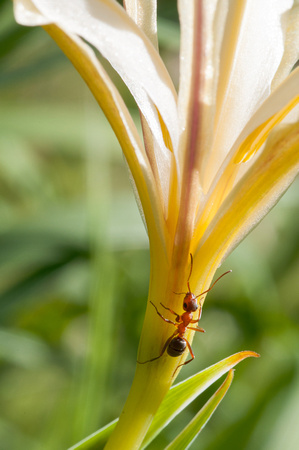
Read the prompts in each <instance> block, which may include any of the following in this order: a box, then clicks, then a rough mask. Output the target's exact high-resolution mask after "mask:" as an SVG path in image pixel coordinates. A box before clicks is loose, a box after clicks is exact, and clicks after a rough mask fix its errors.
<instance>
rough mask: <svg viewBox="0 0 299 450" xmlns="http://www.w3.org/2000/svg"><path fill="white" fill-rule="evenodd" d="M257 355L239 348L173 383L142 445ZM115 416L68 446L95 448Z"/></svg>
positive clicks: (108, 432) (104, 439)
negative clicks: (220, 359) (202, 395)
mask: <svg viewBox="0 0 299 450" xmlns="http://www.w3.org/2000/svg"><path fill="white" fill-rule="evenodd" d="M249 356H254V357H258V356H259V355H258V354H257V353H255V352H251V351H243V352H239V353H236V354H234V355H231V356H229V357H228V358H225V359H223V360H222V361H219V362H218V363H216V364H214V365H213V366H210V367H208V368H207V369H205V370H203V371H201V372H199V373H198V374H196V375H193V376H192V377H190V378H188V379H187V380H184V381H182V382H181V383H179V384H177V385H176V386H173V387H172V388H171V389H170V391H169V393H168V394H167V395H166V397H165V400H164V401H163V402H162V404H161V406H160V408H159V410H158V412H157V414H156V416H155V418H154V420H153V422H152V424H151V426H150V428H149V431H148V433H147V435H146V438H145V440H144V442H143V444H142V448H145V447H146V446H147V445H148V444H149V443H150V442H151V441H152V440H153V439H154V438H155V437H156V436H157V435H158V434H159V433H160V431H161V430H163V428H165V426H166V425H168V423H169V422H171V420H172V419H173V418H174V417H176V416H177V415H178V414H179V413H180V412H181V411H182V410H183V409H184V408H185V407H186V406H188V405H189V404H190V403H191V402H192V401H193V400H194V399H195V398H196V397H197V396H198V395H200V394H201V393H202V392H204V391H205V390H206V389H207V388H208V387H209V386H211V384H213V383H214V382H215V381H217V380H218V379H219V378H220V377H221V376H222V375H224V374H225V373H227V372H228V371H229V370H231V369H232V368H233V367H234V366H236V365H237V364H238V363H239V362H241V361H242V360H243V359H245V358H248V357H249ZM117 421H118V419H116V420H114V421H113V422H111V423H109V424H108V425H106V426H105V427H103V428H101V429H100V430H98V431H96V432H95V433H93V434H91V435H90V436H88V437H87V438H85V439H83V440H82V441H80V442H78V443H77V444H75V445H74V446H72V447H71V448H70V449H69V450H97V449H99V448H101V447H102V446H104V445H105V443H106V442H107V441H108V438H109V437H110V435H111V433H112V431H113V430H114V428H115V426H116V423H117Z"/></svg>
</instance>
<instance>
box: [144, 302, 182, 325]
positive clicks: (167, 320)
mask: <svg viewBox="0 0 299 450" xmlns="http://www.w3.org/2000/svg"><path fill="white" fill-rule="evenodd" d="M150 303H151V304H152V305H153V307H154V308H155V309H156V311H157V314H158V315H159V316H160V317H161V319H163V320H164V322H167V323H172V325H174V326H177V325H176V323H174V322H173V321H172V320H169V319H165V317H163V316H162V314H161V313H159V311H158V308H157V307H156V305H154V304H153V302H152V301H150Z"/></svg>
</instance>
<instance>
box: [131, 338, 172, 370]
mask: <svg viewBox="0 0 299 450" xmlns="http://www.w3.org/2000/svg"><path fill="white" fill-rule="evenodd" d="M177 334H178V331H177V330H175V332H174V333H173V334H172V335H171V336H170V337H169V338H168V339H167V341H166V342H165V344H164V346H163V348H162V350H161V353H160V355H159V356H156V357H155V358H152V359H148V360H147V361H138V360H137V362H138V364H145V363H148V362H151V361H155V360H156V359H159V358H161V356H162V355H163V353H164V352H165V350H166V349H167V347H168V345H169V343H170V341H171V340H172V339H173V338H174V336H176V335H177Z"/></svg>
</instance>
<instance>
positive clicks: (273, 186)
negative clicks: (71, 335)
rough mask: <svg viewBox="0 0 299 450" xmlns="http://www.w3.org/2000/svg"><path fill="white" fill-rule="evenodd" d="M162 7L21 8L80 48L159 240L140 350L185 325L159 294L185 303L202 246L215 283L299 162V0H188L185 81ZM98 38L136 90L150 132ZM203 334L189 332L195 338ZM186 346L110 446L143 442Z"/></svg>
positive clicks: (162, 365)
mask: <svg viewBox="0 0 299 450" xmlns="http://www.w3.org/2000/svg"><path fill="white" fill-rule="evenodd" d="M156 6H157V5H156V0H125V1H124V7H122V6H121V5H120V4H118V3H117V2H116V1H115V0H72V1H71V2H70V1H67V0H15V1H14V7H15V17H16V20H17V21H18V22H19V23H20V24H22V25H28V26H36V25H38V26H43V28H44V29H45V30H46V31H47V32H48V33H49V34H50V36H51V37H52V38H53V39H54V40H55V41H56V42H57V44H58V45H59V46H60V48H61V49H62V50H63V52H64V53H65V54H66V56H67V57H68V58H69V59H70V60H71V62H72V63H73V65H74V66H75V68H76V69H77V70H78V72H79V73H80V74H81V76H82V77H83V78H84V80H85V81H86V83H87V85H88V87H89V88H90V90H91V92H92V93H93V95H94V97H95V98H96V100H97V101H98V103H99V105H100V106H101V108H102V109H103V111H104V113H105V115H106V117H107V119H108V120H109V122H110V124H111V126H112V128H113V130H114V132H115V134H116V136H117V138H118V140H119V143H120V146H121V148H122V150H123V152H124V155H125V158H126V161H127V164H128V168H129V171H130V174H131V176H132V179H133V182H134V186H135V194H136V198H137V201H138V204H139V207H140V211H141V213H142V216H143V219H144V223H145V227H146V230H147V233H148V237H149V243H150V260H151V273H150V288H149V296H148V300H149V302H148V308H147V311H146V317H145V321H144V326H143V330H142V335H141V341H140V347H139V354H138V360H139V361H145V360H149V359H152V358H154V357H156V356H157V355H159V354H160V352H161V349H162V348H163V345H164V343H165V342H166V340H167V339H168V338H169V336H170V334H171V333H173V330H172V328H171V325H169V324H167V323H165V322H164V321H163V320H161V319H160V318H159V317H158V315H157V313H156V311H155V309H154V307H153V306H152V304H151V303H150V302H153V303H154V304H155V305H157V307H158V306H159V303H160V302H162V303H163V304H164V305H165V306H166V307H167V308H171V309H172V310H174V311H178V312H179V313H180V311H182V296H179V295H176V294H175V292H186V290H187V279H188V276H189V273H190V254H192V255H193V260H194V262H193V271H192V274H191V278H190V286H191V289H192V292H194V293H195V294H199V293H201V292H203V291H206V290H207V289H208V288H209V286H210V285H211V281H212V279H213V277H214V274H215V272H216V270H217V268H218V267H219V266H220V265H221V264H222V262H223V261H224V259H225V258H226V257H227V256H228V255H229V254H230V253H231V251H232V250H233V249H234V248H235V247H236V246H237V244H238V243H239V242H240V241H241V240H242V239H243V238H244V237H245V236H246V235H247V234H248V233H249V232H250V231H251V230H252V228H253V227H255V226H256V225H257V224H258V223H259V222H260V221H261V219H262V218H263V217H264V216H265V214H266V213H267V212H268V211H269V210H270V209H271V208H272V207H273V206H274V205H275V203H276V202H277V201H278V199H279V198H280V196H281V195H282V194H283V193H284V192H285V191H286V189H287V188H288V187H289V186H290V184H291V183H292V181H293V180H294V178H295V176H296V174H297V172H298V167H299V123H298V108H297V105H298V102H299V68H294V66H295V63H296V61H297V59H298V47H299V46H298V43H299V31H298V30H299V27H298V17H299V11H298V9H299V4H298V1H296V0H294V1H293V0H178V10H179V19H180V29H181V45H180V69H179V87H178V90H176V88H175V86H174V84H173V81H172V79H171V77H170V74H169V73H168V71H167V69H166V67H165V64H164V63H163V61H162V59H161V56H160V54H159V50H158V39H157V21H156ZM87 43H88V44H87ZM89 44H90V45H91V46H92V47H93V49H96V50H97V51H99V52H100V53H101V54H102V56H103V57H104V58H106V59H107V60H108V61H109V63H110V64H111V66H112V67H113V68H114V69H115V70H116V71H117V72H118V73H119V75H120V76H121V77H122V79H123V81H124V82H125V83H126V85H127V87H128V88H129V90H130V91H131V93H132V95H133V97H134V99H135V101H136V103H137V106H138V108H139V110H140V117H141V123H142V132H143V140H142V138H141V137H140V135H139V134H138V132H137V129H136V126H135V124H134V122H133V120H132V118H131V116H130V114H129V112H128V109H127V107H126V105H125V103H124V101H123V99H122V98H121V96H120V94H119V92H118V90H117V88H116V87H115V85H114V84H113V83H112V81H111V79H110V78H109V76H108V75H107V73H106V72H105V70H104V69H103V67H102V65H101V63H100V62H99V60H98V59H97V57H96V55H95V51H94V50H93V49H92V48H91V46H89ZM199 302H200V307H202V306H203V302H204V296H202V297H200V298H199ZM199 309H200V308H199ZM193 334H194V331H192V330H188V332H187V333H186V338H187V339H188V340H189V342H191V341H192V337H193ZM186 354H187V352H184V354H183V355H182V356H181V357H179V358H171V357H169V356H168V355H167V354H165V355H163V357H161V358H159V359H157V360H156V361H152V362H150V363H147V364H139V365H138V364H137V369H136V375H135V379H134V382H133V386H132V390H131V393H130V395H129V398H128V401H127V403H126V406H125V409H124V412H123V414H122V416H121V417H120V421H119V424H118V427H117V428H116V430H115V434H114V438H113V437H112V438H111V441H110V443H109V444H108V447H107V448H112V449H115V448H122V449H123V448H138V446H139V445H140V443H141V442H142V439H143V437H144V435H145V433H146V430H147V429H148V427H149V424H150V422H151V420H152V418H153V415H154V414H155V412H156V410H157V409H158V407H159V405H160V403H161V401H162V399H163V398H164V396H165V394H166V392H167V391H168V389H169V387H170V385H171V383H172V382H173V379H174V377H173V373H174V371H175V369H176V367H177V366H178V365H179V364H182V363H183V362H184V360H185V358H186ZM177 373H178V371H177V372H176V375H177ZM120 443H121V445H120Z"/></svg>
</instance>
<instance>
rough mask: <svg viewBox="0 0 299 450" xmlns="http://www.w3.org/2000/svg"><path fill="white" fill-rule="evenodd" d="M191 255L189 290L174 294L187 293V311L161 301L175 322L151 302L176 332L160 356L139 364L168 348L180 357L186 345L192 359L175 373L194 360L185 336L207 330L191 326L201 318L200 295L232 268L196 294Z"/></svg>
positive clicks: (184, 304) (172, 354)
mask: <svg viewBox="0 0 299 450" xmlns="http://www.w3.org/2000/svg"><path fill="white" fill-rule="evenodd" d="M190 257H191V267H190V273H189V277H188V280H187V287H188V292H174V294H177V295H182V294H184V295H185V297H184V301H183V309H184V311H185V312H184V313H183V314H182V315H180V314H177V313H176V312H174V311H173V310H172V309H170V308H167V307H166V306H164V305H163V304H162V303H160V304H161V306H163V308H165V309H167V310H168V311H170V312H171V313H172V314H174V315H175V316H176V318H175V322H173V321H172V320H169V319H166V318H165V317H164V316H162V314H161V313H160V312H159V311H158V308H157V307H156V305H154V303H153V302H150V303H151V304H152V305H153V307H154V308H155V310H156V312H157V314H158V315H159V316H160V317H161V319H163V320H164V322H167V323H171V324H172V325H174V326H175V327H176V330H175V332H174V333H173V334H172V335H171V336H170V337H169V338H168V339H167V341H166V342H165V344H164V346H163V348H162V350H161V353H160V355H159V356H156V357H155V358H152V359H149V360H147V361H143V362H141V361H137V362H138V363H139V364H146V363H148V362H151V361H155V360H156V359H159V358H161V356H162V355H163V354H164V352H165V351H166V350H167V353H168V355H169V356H173V357H178V356H181V355H182V354H183V353H184V351H185V350H186V347H188V350H189V352H190V355H191V359H189V360H188V361H185V362H184V363H183V364H179V365H178V366H177V368H176V369H175V371H174V373H173V375H174V374H175V372H176V371H177V369H178V368H179V367H181V366H184V365H185V364H188V363H189V362H191V361H193V359H194V358H195V356H194V353H193V351H192V348H191V345H190V342H189V341H188V340H187V339H186V338H185V333H186V331H187V330H194V331H200V332H201V333H204V332H205V330H204V329H203V328H200V327H196V326H191V327H190V326H189V325H190V324H195V323H197V322H198V321H199V320H200V318H201V313H202V307H201V305H198V303H197V299H198V297H201V296H202V295H204V294H206V293H207V292H209V291H210V290H211V289H212V288H213V287H214V286H215V284H216V283H217V281H219V280H220V278H222V277H223V276H224V275H226V274H228V273H230V272H231V270H228V271H227V272H225V273H223V274H222V275H220V277H219V278H217V280H216V281H214V283H213V284H212V286H211V287H210V288H209V289H207V290H206V291H204V292H201V293H200V294H198V295H195V294H193V293H192V292H191V288H190V283H189V280H190V277H191V274H192V269H193V256H192V254H191V253H190ZM198 307H199V314H198V318H197V319H193V312H195V311H197V309H198Z"/></svg>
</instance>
